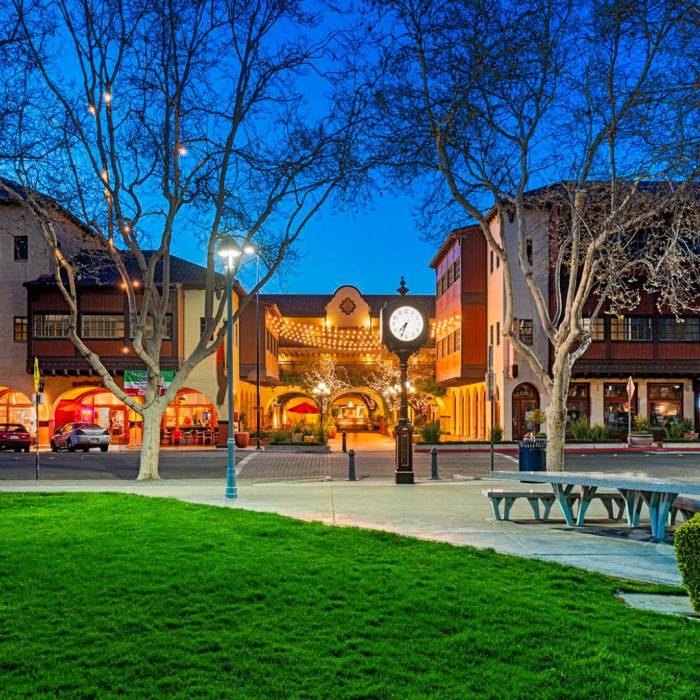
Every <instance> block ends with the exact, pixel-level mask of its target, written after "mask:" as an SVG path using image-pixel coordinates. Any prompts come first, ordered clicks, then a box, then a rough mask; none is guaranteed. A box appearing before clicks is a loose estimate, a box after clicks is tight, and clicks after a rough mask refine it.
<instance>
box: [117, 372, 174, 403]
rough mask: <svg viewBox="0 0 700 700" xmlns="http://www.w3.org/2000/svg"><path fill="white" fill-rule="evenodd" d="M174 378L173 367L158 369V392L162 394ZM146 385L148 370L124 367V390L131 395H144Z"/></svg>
mask: <svg viewBox="0 0 700 700" xmlns="http://www.w3.org/2000/svg"><path fill="white" fill-rule="evenodd" d="M173 379H175V370H174V369H162V370H161V371H160V393H161V394H164V393H165V391H166V389H167V388H168V387H169V386H170V384H172V381H173ZM147 386H148V370H145V369H125V370H124V391H126V393H127V394H130V395H131V396H145V395H146V387H147Z"/></svg>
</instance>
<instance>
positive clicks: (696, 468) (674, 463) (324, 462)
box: [0, 449, 700, 481]
mask: <svg viewBox="0 0 700 700" xmlns="http://www.w3.org/2000/svg"><path fill="white" fill-rule="evenodd" d="M246 454H249V452H244V451H240V450H239V451H238V459H239V460H242V459H243V458H244V457H245V455H246ZM138 457H139V456H138V452H136V451H131V450H129V451H110V452H108V453H106V454H103V453H101V452H96V451H92V452H89V453H87V454H83V453H80V452H75V453H70V452H59V453H52V452H41V453H40V478H41V479H45V480H56V479H71V480H72V479H135V478H136V475H137V474H138ZM34 460H35V457H34V453H30V454H24V453H14V452H0V481H7V480H18V479H19V480H22V479H34ZM415 462H416V466H415V468H416V475H417V476H419V477H427V476H428V475H429V473H430V466H429V455H427V454H421V455H418V454H417V455H416V460H415ZM439 464H440V475H441V477H442V478H451V477H452V475H454V474H463V475H465V476H480V477H486V476H487V475H488V465H489V456H488V454H487V453H483V452H480V453H471V454H470V453H464V452H462V453H452V454H450V453H443V454H441V455H440V461H439ZM495 464H496V469H498V470H507V471H516V470H517V464H516V463H515V461H514V460H513V458H511V457H504V456H503V455H498V454H497V455H496V463H495ZM346 469H347V457H346V456H345V455H343V454H342V453H337V452H335V453H332V454H331V455H308V454H306V455H282V454H280V453H277V454H274V453H264V452H263V453H262V454H258V455H255V456H254V457H253V459H251V460H250V461H248V462H246V465H245V466H244V468H243V471H242V473H241V478H243V479H256V478H262V479H268V478H271V479H294V478H308V477H310V476H314V475H319V474H329V475H333V477H334V478H336V477H338V478H342V475H343V474H344V473H345V470H346ZM357 470H358V475H360V476H363V477H390V476H392V475H393V470H394V466H393V454H392V453H391V452H388V451H383V452H378V451H371V450H367V451H364V450H358V454H357ZM567 470H568V471H604V472H636V473H639V474H648V475H649V476H668V477H690V478H697V479H698V480H700V454H695V453H674V452H668V453H653V452H649V453H639V452H636V453H633V454H630V453H624V452H621V453H619V454H602V455H599V454H585V455H581V454H576V455H569V456H567ZM160 474H161V477H162V478H164V479H223V478H224V477H225V474H226V451H225V450H211V449H209V450H197V451H195V450H186V451H185V450H183V451H178V450H163V451H162V452H161V456H160Z"/></svg>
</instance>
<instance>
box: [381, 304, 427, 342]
mask: <svg viewBox="0 0 700 700" xmlns="http://www.w3.org/2000/svg"><path fill="white" fill-rule="evenodd" d="M389 330H390V331H391V333H392V335H393V336H394V337H395V338H398V339H399V340H404V341H406V342H410V341H411V340H415V339H416V338H417V337H418V336H419V335H420V334H421V333H422V331H423V316H422V315H421V313H420V312H419V311H418V309H415V308H413V307H412V306H399V308H398V309H395V310H394V312H393V313H392V314H391V316H389Z"/></svg>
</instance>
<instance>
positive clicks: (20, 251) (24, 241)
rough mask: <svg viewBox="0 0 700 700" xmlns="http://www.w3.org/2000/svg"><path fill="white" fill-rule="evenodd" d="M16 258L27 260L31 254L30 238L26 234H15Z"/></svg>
mask: <svg viewBox="0 0 700 700" xmlns="http://www.w3.org/2000/svg"><path fill="white" fill-rule="evenodd" d="M14 238H15V260H26V259H27V258H28V256H29V239H28V238H27V237H26V236H15V237H14Z"/></svg>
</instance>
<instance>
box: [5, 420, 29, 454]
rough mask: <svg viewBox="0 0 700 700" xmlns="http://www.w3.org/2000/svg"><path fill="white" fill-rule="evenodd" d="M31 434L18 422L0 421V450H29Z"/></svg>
mask: <svg viewBox="0 0 700 700" xmlns="http://www.w3.org/2000/svg"><path fill="white" fill-rule="evenodd" d="M31 444H32V438H31V435H30V434H29V433H28V432H27V431H26V429H25V427H24V426H23V425H20V424H19V423H0V450H3V449H4V450H14V451H15V452H20V451H21V450H24V451H25V452H29V447H30V445H31Z"/></svg>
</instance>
